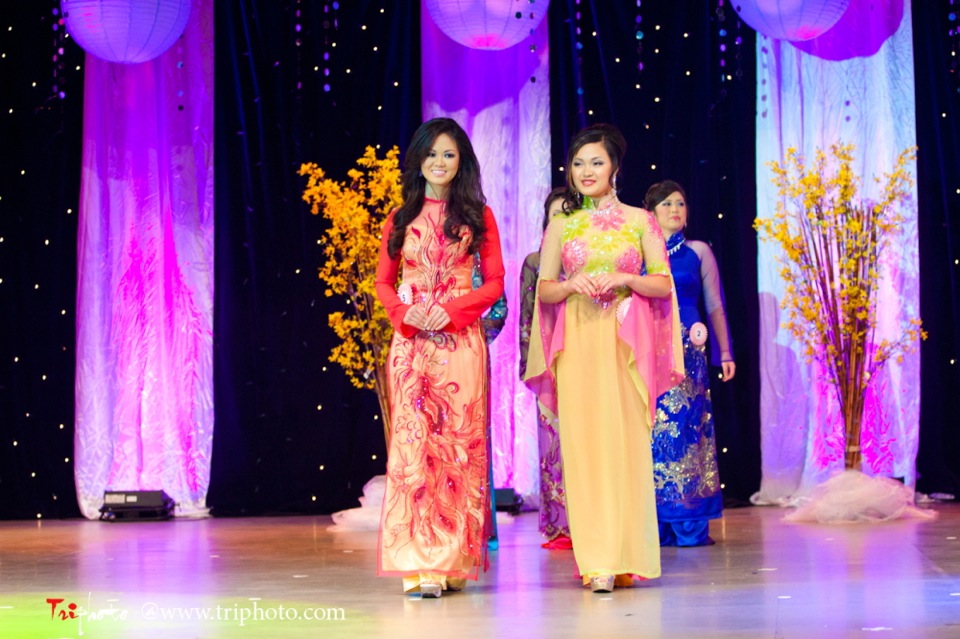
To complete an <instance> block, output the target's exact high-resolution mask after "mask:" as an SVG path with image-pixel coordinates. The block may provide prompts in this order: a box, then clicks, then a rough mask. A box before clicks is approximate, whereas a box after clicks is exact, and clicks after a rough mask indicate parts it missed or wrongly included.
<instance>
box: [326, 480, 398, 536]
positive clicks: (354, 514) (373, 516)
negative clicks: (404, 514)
mask: <svg viewBox="0 0 960 639" xmlns="http://www.w3.org/2000/svg"><path fill="white" fill-rule="evenodd" d="M386 486H387V476H386V475H377V476H376V477H374V478H373V479H371V480H370V481H368V482H367V483H366V484H364V485H363V496H362V497H360V507H359V508H350V509H348V510H341V511H340V512H335V513H333V515H332V517H333V525H332V526H328V527H327V530H329V531H331V532H347V531H356V530H374V531H375V530H379V528H380V513H381V511H382V510H383V495H384V492H385V490H386Z"/></svg>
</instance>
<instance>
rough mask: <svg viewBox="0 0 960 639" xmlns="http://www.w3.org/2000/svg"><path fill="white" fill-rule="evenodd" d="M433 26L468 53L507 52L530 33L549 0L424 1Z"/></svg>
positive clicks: (544, 11) (545, 11)
mask: <svg viewBox="0 0 960 639" xmlns="http://www.w3.org/2000/svg"><path fill="white" fill-rule="evenodd" d="M424 4H425V5H426V8H427V10H428V11H429V12H430V17H431V18H433V21H434V23H436V25H437V26H438V27H439V28H440V30H441V31H443V32H444V33H445V34H446V35H447V36H449V37H450V38H451V39H452V40H454V41H456V42H459V43H460V44H462V45H463V46H465V47H470V48H471V49H485V50H492V51H500V50H502V49H509V48H510V47H512V46H514V45H515V44H518V43H519V42H521V41H522V40H525V39H526V38H527V37H529V36H530V34H531V33H533V32H534V31H535V30H536V28H537V27H538V26H540V22H541V21H542V20H543V18H544V16H546V15H547V7H548V6H549V5H550V0H424Z"/></svg>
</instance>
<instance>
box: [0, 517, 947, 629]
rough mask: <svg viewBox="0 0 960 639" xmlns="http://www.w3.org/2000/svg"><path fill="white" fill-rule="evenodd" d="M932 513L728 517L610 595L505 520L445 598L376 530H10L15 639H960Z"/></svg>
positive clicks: (7, 597) (284, 523)
mask: <svg viewBox="0 0 960 639" xmlns="http://www.w3.org/2000/svg"><path fill="white" fill-rule="evenodd" d="M933 508H934V509H936V510H938V511H939V512H940V517H939V518H938V519H937V520H935V521H932V522H920V521H916V520H903V521H897V522H893V523H888V524H874V525H852V526H825V525H811V524H789V523H785V522H783V521H781V517H782V516H783V514H784V512H785V511H783V510H779V509H773V508H743V509H735V510H727V511H726V513H725V515H724V518H723V519H722V520H718V521H716V522H714V524H713V526H712V529H711V534H712V536H713V537H714V539H716V540H717V544H716V545H715V546H711V547H705V548H684V549H677V548H665V549H663V553H662V556H663V577H662V578H661V579H658V580H654V581H650V582H644V583H643V584H642V585H640V586H638V587H635V588H631V589H617V590H616V591H615V592H613V593H611V594H604V595H600V594H592V593H590V592H589V590H588V589H586V588H582V587H580V586H579V585H578V582H577V581H576V580H575V579H574V577H573V571H574V566H573V560H572V553H571V552H569V551H547V550H543V549H541V548H540V543H541V541H542V540H541V539H540V537H539V536H538V534H537V531H536V526H537V515H536V514H535V513H529V514H523V515H521V516H519V517H517V518H515V519H509V518H508V519H506V520H504V519H503V517H502V516H501V523H500V548H499V550H497V551H495V552H493V553H491V567H490V570H489V571H488V572H487V573H486V574H484V575H483V576H482V578H481V581H479V582H471V583H470V584H469V585H468V587H467V589H466V590H465V591H463V592H459V593H449V592H445V593H444V594H443V597H442V598H440V599H438V600H428V599H419V598H417V597H411V596H404V595H403V594H401V587H400V580H399V579H396V578H393V579H381V578H378V577H376V576H375V557H376V547H377V536H376V533H372V532H352V533H333V532H328V531H327V526H328V525H329V524H330V518H329V517H284V518H250V519H216V518H213V519H206V520H197V521H189V520H174V521H168V522H157V523H146V522H135V523H112V524H111V523H101V522H94V521H83V520H70V521H42V522H31V521H15V522H10V521H8V522H0V637H3V638H5V639H20V638H35V637H36V638H41V637H42V638H61V637H87V638H89V639H100V638H103V637H124V638H129V637H135V638H138V639H139V638H142V639H153V638H170V637H177V638H179V637H184V638H186V637H249V638H256V639H262V638H269V637H398V638H402V637H410V638H417V639H421V638H426V637H442V638H457V639H464V638H469V637H478V638H479V637H483V638H487V637H523V638H528V639H533V638H537V637H545V638H550V639H556V638H557V637H605V638H615V637H640V638H644V639H656V638H661V637H662V638H670V639H677V638H680V639H682V638H686V637H691V638H693V637H697V638H705V637H725V638H730V639H748V638H754V637H762V638H765V639H821V638H833V637H864V638H871V639H873V638H879V639H886V638H889V639H894V638H896V639H901V638H903V639H918V638H924V637H937V638H943V639H948V638H949V639H958V638H960V504H955V503H937V504H935V505H933ZM71 604H74V606H73V607H71ZM294 617H299V619H294ZM306 617H310V618H309V619H307V618H306Z"/></svg>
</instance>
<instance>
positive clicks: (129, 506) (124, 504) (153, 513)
mask: <svg viewBox="0 0 960 639" xmlns="http://www.w3.org/2000/svg"><path fill="white" fill-rule="evenodd" d="M174 505H175V504H174V501H173V499H171V498H170V496H169V495H167V493H165V492H163V491H162V490H108V491H106V492H104V493H103V506H102V507H101V508H100V521H163V520H165V519H170V518H171V517H173V507H174Z"/></svg>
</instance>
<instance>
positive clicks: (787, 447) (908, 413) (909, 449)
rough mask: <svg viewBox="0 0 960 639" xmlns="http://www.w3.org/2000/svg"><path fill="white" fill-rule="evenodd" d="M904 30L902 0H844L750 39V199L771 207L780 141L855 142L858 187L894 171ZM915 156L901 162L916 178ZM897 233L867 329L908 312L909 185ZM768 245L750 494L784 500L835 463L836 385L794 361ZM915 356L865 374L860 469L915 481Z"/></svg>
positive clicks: (907, 119) (867, 191) (908, 115)
mask: <svg viewBox="0 0 960 639" xmlns="http://www.w3.org/2000/svg"><path fill="white" fill-rule="evenodd" d="M912 37H913V30H912V24H911V21H910V3H909V0H881V1H879V2H878V1H874V0H852V1H851V2H850V6H849V8H848V9H847V11H846V13H845V14H844V16H843V17H842V18H841V19H840V21H839V22H838V23H837V24H836V26H835V27H834V28H833V29H831V30H830V31H828V32H826V33H825V34H824V35H822V36H820V37H819V38H815V39H813V40H808V41H805V42H798V43H792V42H787V41H783V40H775V39H771V38H767V37H763V36H760V35H758V37H757V71H758V73H757V75H758V80H757V81H758V86H757V206H758V213H759V214H760V215H762V216H769V215H771V214H772V212H773V211H774V210H775V207H776V201H777V191H776V187H775V186H774V185H773V184H772V183H771V181H770V180H771V178H772V175H773V174H772V173H771V171H770V168H769V167H768V166H767V163H768V162H770V161H772V160H781V159H782V158H783V156H784V155H785V153H786V150H787V148H788V147H791V146H793V147H796V148H797V149H799V150H800V151H801V152H802V153H803V154H805V156H806V157H807V158H813V155H814V151H815V149H816V148H817V147H819V148H823V149H826V148H828V147H829V146H830V145H831V144H833V143H835V142H839V141H843V142H847V143H853V144H855V145H856V160H857V162H856V164H855V167H854V168H855V170H856V171H857V172H858V173H859V174H860V175H862V176H863V178H864V180H863V187H862V189H861V194H863V195H865V196H866V197H867V198H872V199H875V198H877V196H878V195H880V193H879V188H878V186H877V185H876V184H875V183H874V182H873V179H872V178H873V176H878V177H881V176H882V175H883V174H884V173H889V172H891V171H892V170H893V166H894V162H895V160H896V157H897V155H898V154H899V153H900V151H902V150H903V149H905V148H907V147H910V146H913V145H915V144H916V124H915V122H916V118H915V115H916V108H915V101H914V77H913V39H912ZM915 168H916V167H915V165H914V166H913V167H912V170H914V176H915ZM902 212H903V214H904V217H905V218H906V221H905V222H904V224H903V227H902V229H901V234H900V235H899V237H897V238H896V239H895V241H894V242H892V243H891V245H890V246H889V248H888V250H887V251H886V252H885V253H884V255H883V256H882V258H881V261H882V265H881V284H880V287H879V292H878V296H879V297H878V300H879V303H878V309H879V311H878V323H879V326H878V330H877V336H878V338H887V339H890V338H892V337H893V336H895V335H897V334H898V330H899V329H898V327H899V326H900V324H901V323H902V322H903V321H904V319H905V318H909V317H916V316H918V315H919V304H920V299H919V293H918V291H919V288H920V287H919V285H918V284H919V263H918V254H917V252H918V241H917V214H918V212H917V205H916V192H915V191H914V193H913V197H912V200H911V201H910V202H908V203H907V204H906V205H905V206H904V208H903V211H902ZM776 253H777V250H776V247H775V246H774V245H772V244H770V243H765V242H760V243H759V257H758V279H759V282H758V285H759V293H760V345H759V353H760V366H761V380H762V381H761V405H760V410H761V448H762V457H763V459H762V470H763V476H762V481H761V487H760V491H759V492H758V493H757V494H755V495H754V496H753V498H752V499H753V501H754V502H755V503H760V504H787V503H790V502H792V501H793V500H794V499H795V498H797V497H799V496H803V495H805V494H806V493H808V492H809V490H810V489H811V488H812V487H813V486H815V485H816V484H819V483H820V482H822V481H824V480H825V479H826V478H827V477H829V476H830V475H831V474H832V473H834V472H836V471H838V470H842V469H843V466H844V438H843V425H842V423H841V422H840V420H839V419H838V414H837V413H838V411H837V401H836V396H835V393H834V391H833V389H832V387H830V386H829V385H827V384H826V383H824V382H823V380H822V376H821V374H820V372H819V371H818V370H817V369H816V368H815V367H814V366H812V365H808V364H805V363H804V361H803V360H804V358H803V349H802V347H801V346H800V345H799V344H798V343H797V342H796V341H794V340H793V338H792V337H791V335H790V333H789V332H788V331H787V330H785V329H783V328H781V327H780V323H781V322H782V321H783V317H782V316H781V315H780V309H779V308H778V306H779V303H780V300H781V299H782V298H783V292H784V282H783V281H782V280H781V279H780V276H779V274H778V271H779V266H778V263H777V261H776ZM919 419H920V355H919V353H914V354H912V355H908V356H907V357H905V358H904V360H903V363H902V364H898V363H897V362H895V361H892V362H890V363H889V365H888V366H887V367H886V368H885V369H884V371H883V373H882V374H881V375H879V376H877V378H875V379H874V380H873V381H872V386H871V393H870V395H869V396H868V398H867V406H866V410H865V416H864V426H863V439H862V441H863V459H864V462H863V470H864V472H867V473H869V474H880V475H885V476H888V477H902V478H904V479H905V481H906V483H907V484H908V485H912V484H913V483H914V481H915V479H916V468H915V462H916V456H917V449H918V446H919V440H918V437H919Z"/></svg>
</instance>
